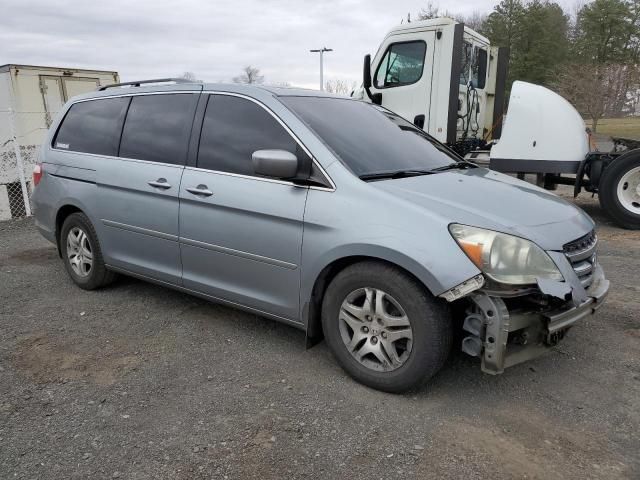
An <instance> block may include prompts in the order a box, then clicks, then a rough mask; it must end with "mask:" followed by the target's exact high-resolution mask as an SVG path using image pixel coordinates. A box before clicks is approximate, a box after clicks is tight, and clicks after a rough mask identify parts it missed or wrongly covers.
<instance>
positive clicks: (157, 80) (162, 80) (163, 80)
mask: <svg viewBox="0 0 640 480" xmlns="http://www.w3.org/2000/svg"><path fill="white" fill-rule="evenodd" d="M166 82H173V83H193V82H192V81H191V80H187V79H186V78H155V79H152V80H138V81H135V82H123V83H113V84H111V85H105V86H104V87H100V88H99V89H98V90H99V91H102V90H106V89H107V88H116V87H126V86H130V87H139V86H140V85H144V84H147V83H166Z"/></svg>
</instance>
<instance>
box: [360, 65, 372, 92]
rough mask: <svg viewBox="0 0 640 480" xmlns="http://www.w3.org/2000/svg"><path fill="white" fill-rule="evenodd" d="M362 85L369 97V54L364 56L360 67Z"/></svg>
mask: <svg viewBox="0 0 640 480" xmlns="http://www.w3.org/2000/svg"><path fill="white" fill-rule="evenodd" d="M362 85H363V86H364V89H365V90H366V91H367V95H369V98H371V90H370V89H371V55H369V54H366V55H365V56H364V65H363V67H362Z"/></svg>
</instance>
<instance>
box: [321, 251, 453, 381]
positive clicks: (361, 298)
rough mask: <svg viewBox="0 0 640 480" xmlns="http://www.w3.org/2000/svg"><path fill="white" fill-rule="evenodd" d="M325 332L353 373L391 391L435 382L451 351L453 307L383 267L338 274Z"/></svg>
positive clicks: (326, 308)
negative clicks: (451, 311) (437, 373)
mask: <svg viewBox="0 0 640 480" xmlns="http://www.w3.org/2000/svg"><path fill="white" fill-rule="evenodd" d="M322 328H323V331H324V335H325V339H326V340H327V343H328V344H329V347H330V348H331V350H332V352H333V354H334V356H335V357H336V359H337V360H338V363H340V365H341V366H342V367H343V368H344V369H345V370H346V371H347V373H348V374H349V375H351V377H353V378H354V379H355V380H357V381H358V382H360V383H363V384H365V385H367V386H369V387H372V388H375V389H378V390H384V391H386V392H393V393H399V392H403V391H406V390H408V389H410V388H413V387H416V386H418V385H419V384H420V383H422V382H423V381H426V380H427V379H429V378H431V377H432V376H433V375H435V373H436V372H437V371H438V370H440V368H441V367H442V365H443V364H444V362H445V360H446V358H447V356H448V354H449V351H450V349H451V341H452V323H451V316H450V313H449V309H448V307H447V305H445V304H444V303H443V302H441V301H439V300H437V299H435V298H433V296H431V294H430V293H429V292H428V291H426V290H425V288H424V287H423V286H422V285H420V284H419V283H418V282H417V281H416V280H415V279H413V278H411V277H410V276H408V275H406V274H405V273H403V272H402V271H401V270H399V269H397V268H395V267H393V266H390V265H386V264H383V263H378V262H362V263H357V264H354V265H352V266H349V267H347V268H345V269H344V270H343V271H341V272H340V273H339V274H338V275H336V277H335V278H334V279H333V281H332V282H331V284H330V285H329V287H328V288H327V291H326V292H325V295H324V298H323V302H322Z"/></svg>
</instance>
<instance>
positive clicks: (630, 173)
mask: <svg viewBox="0 0 640 480" xmlns="http://www.w3.org/2000/svg"><path fill="white" fill-rule="evenodd" d="M598 196H599V200H600V206H601V207H602V209H603V210H604V211H605V212H606V213H607V214H608V215H609V216H610V217H611V218H612V219H613V220H614V221H615V222H616V223H617V224H618V225H619V226H621V227H622V228H627V229H630V230H638V229H640V151H634V152H629V153H627V154H624V155H622V156H620V157H618V158H616V159H615V160H614V161H613V162H611V163H610V164H609V165H608V166H607V168H605V169H604V172H602V177H601V178H600V185H599V188H598Z"/></svg>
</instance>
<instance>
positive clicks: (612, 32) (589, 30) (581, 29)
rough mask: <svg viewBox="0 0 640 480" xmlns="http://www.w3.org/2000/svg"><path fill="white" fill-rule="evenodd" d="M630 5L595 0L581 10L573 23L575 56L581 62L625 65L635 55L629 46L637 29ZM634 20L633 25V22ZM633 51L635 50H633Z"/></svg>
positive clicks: (628, 3) (634, 13) (614, 0)
mask: <svg viewBox="0 0 640 480" xmlns="http://www.w3.org/2000/svg"><path fill="white" fill-rule="evenodd" d="M631 7H632V2H627V1H624V0H595V1H594V2H593V3H589V4H587V5H585V6H584V7H582V8H581V9H580V11H579V12H578V17H577V21H576V38H575V44H574V53H575V54H576V55H577V56H578V57H579V59H580V60H581V61H586V62H590V63H593V64H607V63H615V62H626V61H629V60H631V57H632V56H633V55H634V54H636V55H637V46H635V47H636V48H629V47H632V45H631V44H632V42H633V41H634V36H635V35H634V33H637V32H634V30H636V29H637V25H634V23H637V18H634V16H635V15H637V10H638V9H637V5H636V12H632V8H631ZM634 20H635V22H634ZM634 50H635V51H634Z"/></svg>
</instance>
